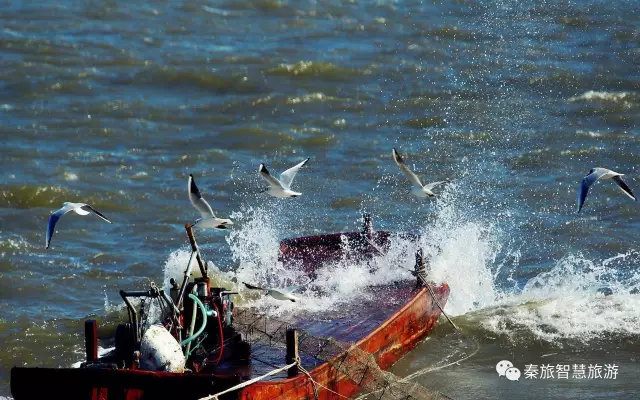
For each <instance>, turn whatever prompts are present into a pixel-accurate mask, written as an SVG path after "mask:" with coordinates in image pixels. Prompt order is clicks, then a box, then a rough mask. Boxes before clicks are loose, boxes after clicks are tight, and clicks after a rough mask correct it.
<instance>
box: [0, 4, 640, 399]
mask: <svg viewBox="0 0 640 400" xmlns="http://www.w3.org/2000/svg"><path fill="white" fill-rule="evenodd" d="M0 18H1V24H0V65H1V66H2V68H0V121H1V123H0V130H1V132H2V146H1V147H0V156H1V158H0V163H1V165H2V171H3V173H2V174H1V175H0V254H1V255H2V257H1V258H0V350H1V352H2V357H0V359H1V361H0V396H3V395H4V396H8V395H9V370H10V368H11V367H12V366H14V365H29V366H68V365H70V364H72V363H73V362H75V361H78V360H79V359H81V358H82V341H83V338H82V323H83V319H84V317H85V316H87V315H94V316H97V317H98V318H99V319H100V320H101V322H102V324H103V325H104V329H103V334H102V335H103V336H104V339H105V341H104V342H103V345H105V346H108V345H109V342H108V338H109V336H110V334H112V333H113V329H114V328H115V325H116V323H117V322H118V321H119V320H120V319H122V318H124V317H125V315H124V314H123V313H122V312H121V311H119V310H120V301H119V300H118V295H117V293H118V290H119V289H120V288H142V287H144V286H145V285H147V284H148V282H149V281H150V280H153V281H156V282H163V281H164V280H165V279H166V278H167V276H168V275H167V274H168V273H169V272H171V271H175V270H176V269H178V268H180V267H181V266H182V265H183V264H184V262H186V257H187V253H186V250H185V249H186V247H185V238H184V231H183V226H184V223H185V222H191V221H192V220H193V219H195V218H196V217H197V213H196V211H195V209H193V208H192V207H191V205H190V204H189V202H188V199H187V196H186V183H187V176H188V174H189V173H193V174H194V176H195V177H196V180H197V182H198V185H199V186H200V189H201V191H202V192H203V194H204V195H205V197H206V198H208V199H209V201H210V203H211V205H212V206H213V208H214V209H215V210H216V211H217V212H218V213H219V214H220V215H221V216H229V215H231V217H232V218H234V220H235V222H236V225H234V229H233V230H232V231H230V232H228V233H227V234H226V236H225V234H224V233H219V232H212V231H206V232H200V233H199V238H200V242H201V243H202V244H203V248H204V251H205V256H206V258H207V259H209V260H212V261H213V262H214V263H215V264H216V266H217V267H219V268H220V269H221V271H222V272H221V273H220V274H221V275H225V279H226V278H231V277H233V276H234V275H237V276H238V277H240V278H243V279H252V280H254V281H259V282H267V281H270V282H271V283H273V284H279V283H282V284H285V283H291V282H283V281H281V280H282V279H283V278H282V277H283V276H287V277H290V278H299V279H303V277H302V276H301V275H300V274H298V273H290V274H286V275H285V274H282V273H281V271H280V268H281V266H279V265H278V264H277V257H276V255H275V254H276V253H275V252H276V251H277V244H278V241H279V240H280V239H282V238H285V237H292V236H297V235H303V234H315V233H325V232H335V231H342V230H351V229H356V228H357V227H358V226H359V224H360V221H359V220H358V218H359V215H360V213H361V212H363V211H367V212H371V213H373V214H374V218H375V225H376V227H377V228H382V229H388V230H393V231H406V230H409V231H419V232H422V233H424V239H423V245H424V247H425V249H426V253H427V256H428V257H429V259H430V260H431V265H432V270H431V277H432V278H433V279H434V280H437V281H447V282H448V283H449V284H450V286H451V297H450V300H449V302H448V304H447V306H446V310H447V311H448V312H449V313H450V314H451V315H455V316H456V318H455V319H456V321H457V322H458V324H460V325H461V327H462V328H463V329H464V330H465V331H466V333H467V337H466V338H463V337H460V336H459V335H457V334H455V333H454V332H453V331H452V330H451V329H450V328H449V327H447V326H446V325H445V324H441V325H440V326H439V328H438V329H437V330H436V332H435V333H434V336H433V337H432V338H431V339H430V340H428V341H426V342H425V343H424V344H422V345H421V346H420V347H418V348H417V349H416V350H415V351H414V352H412V353H411V354H410V355H409V356H408V357H407V358H405V359H404V360H403V361H402V362H401V363H400V364H399V365H397V366H396V368H395V372H396V373H397V374H399V375H402V376H404V375H407V374H409V373H412V372H416V371H420V370H423V369H424V368H431V367H434V366H435V367H437V366H441V365H444V364H447V363H449V362H451V361H455V360H456V359H459V358H463V357H464V355H465V354H468V353H469V352H471V351H472V350H473V348H474V344H473V340H471V339H469V337H471V338H475V340H476V341H477V342H478V344H479V351H478V353H476V355H475V356H474V357H472V358H470V359H468V360H466V361H463V362H461V363H460V364H459V365H453V366H449V367H447V368H443V369H439V370H436V371H432V372H430V373H426V374H423V375H420V376H418V377H417V378H416V380H417V381H418V382H421V383H423V384H424V385H425V386H428V387H431V388H436V389H440V390H442V391H443V392H444V393H446V394H447V395H449V396H451V397H453V398H456V399H465V398H467V399H472V398H489V397H492V396H498V397H504V398H507V397H508V398H567V397H575V398H577V397H580V398H603V397H607V398H614V397H619V398H631V397H633V395H634V394H635V395H638V387H637V379H636V377H637V374H638V373H639V372H640V370H639V369H638V367H637V366H636V365H637V361H638V354H639V353H638V352H639V346H638V341H639V339H640V297H639V294H638V291H639V290H640V270H639V266H640V244H639V242H638V234H639V233H640V217H638V211H639V208H638V207H639V206H638V203H635V202H633V201H631V200H630V199H629V198H627V197H625V196H623V195H622V194H621V192H620V191H619V190H618V189H617V188H616V187H615V185H614V184H613V183H612V182H601V183H599V184H597V185H596V187H594V189H593V192H592V194H591V196H590V197H589V198H588V199H587V202H586V205H585V208H584V209H583V211H582V213H580V214H576V213H575V209H576V201H575V199H576V189H577V185H578V183H579V181H580V179H581V178H582V176H583V175H585V174H586V172H587V171H588V170H589V169H590V168H592V167H595V166H603V167H608V168H611V169H614V170H616V171H619V172H622V173H625V174H626V176H625V179H626V181H627V183H628V184H629V186H630V187H631V188H632V189H634V190H635V192H636V194H640V179H639V178H638V173H639V172H640V169H639V168H638V164H639V161H640V151H639V145H640V136H639V133H640V131H639V130H638V121H639V120H640V76H639V75H638V66H639V56H640V53H639V52H638V44H639V43H640V31H639V30H638V26H640V15H639V8H638V5H637V3H636V2H634V1H624V0H612V1H590V2H567V1H544V2H534V1H531V2H527V1H508V0H507V1H500V2H493V1H473V0H465V1H456V2H443V3H440V2H436V3H435V4H431V3H421V2H417V1H377V2H365V1H353V2H337V1H336V2H331V1H323V2H315V1H314V2H303V3H302V4H299V3H298V2H294V1H291V2H286V1H258V2H253V1H235V0H234V1H229V2H222V3H220V2H207V1H196V2H169V3H167V2H158V1H153V0H149V1H144V2H115V1H103V2H72V1H60V2H56V3H55V4H54V3H49V4H37V5H36V4H31V3H29V2H25V3H23V2H20V1H5V2H1V3H0ZM394 146H395V147H397V148H398V149H399V151H400V152H401V153H403V154H405V155H406V156H407V162H408V164H409V165H410V166H411V167H412V168H415V170H416V172H418V174H419V175H420V176H422V177H424V179H425V180H440V179H443V178H447V177H449V178H451V179H452V180H453V183H452V184H451V185H449V186H448V187H447V188H445V189H444V191H443V194H442V196H441V197H440V199H439V200H436V201H434V200H428V199H427V200H418V199H416V198H413V197H412V196H411V195H410V193H409V191H408V190H407V188H408V181H407V180H406V179H405V177H404V176H403V175H402V174H401V173H400V171H399V170H398V169H397V167H396V166H395V165H394V164H393V161H392V159H391V148H392V147H394ZM305 157H311V161H310V162H309V163H308V164H307V166H305V168H304V169H303V171H302V172H300V174H299V175H298V177H297V178H296V180H295V182H294V185H295V188H296V189H298V190H299V191H301V192H303V193H304V195H303V196H301V197H299V198H296V199H290V200H277V199H271V198H266V197H265V196H264V195H261V194H259V193H258V192H259V191H260V190H261V189H262V188H263V182H261V181H260V178H259V177H258V175H257V167H258V164H259V163H260V162H266V163H267V165H268V166H269V167H270V169H271V170H273V171H275V172H280V171H282V170H284V169H286V168H287V167H288V166H291V165H293V164H294V163H297V162H299V161H301V160H302V159H303V158H305ZM63 201H85V202H88V203H90V204H92V205H93V206H95V207H96V208H97V209H99V210H101V211H102V212H103V213H104V214H105V215H107V216H108V217H109V218H110V219H111V220H112V221H113V222H114V223H113V224H112V225H109V224H106V223H104V222H103V221H101V220H99V219H98V218H94V217H93V216H89V217H79V216H76V215H69V216H67V217H65V218H63V219H62V220H61V221H60V222H59V224H58V232H57V233H56V235H55V236H54V238H53V243H52V248H51V249H49V250H45V249H44V241H45V227H46V221H47V219H48V217H49V214H50V213H51V212H52V211H53V210H55V209H57V208H58V207H60V206H61V203H62V202H63ZM412 250H413V249H412V248H411V247H410V246H408V245H407V244H406V243H400V242H398V243H397V246H396V247H395V250H394V251H395V253H394V254H393V255H392V256H388V257H387V258H384V259H380V260H377V262H378V263H379V265H380V269H379V270H378V271H377V272H375V273H373V274H372V273H370V272H369V269H368V268H367V267H365V266H360V265H350V264H349V263H344V264H342V265H337V266H328V267H327V269H326V270H325V271H324V272H323V273H324V275H323V279H322V280H319V281H320V282H322V287H321V289H323V291H322V292H323V293H325V295H324V296H321V295H319V294H318V292H317V291H314V290H313V288H311V289H309V290H308V291H307V292H305V293H303V295H304V296H303V297H304V298H305V299H306V300H304V301H302V302H301V303H295V305H289V304H287V305H284V306H283V305H278V304H276V303H275V302H271V303H270V302H269V301H268V300H264V305H265V306H269V307H274V306H275V307H276V312H281V313H286V312H289V311H291V310H290V309H289V307H292V306H295V307H307V308H314V307H315V308H317V309H321V308H322V307H330V306H331V305H332V304H339V303H340V302H341V301H349V299H350V298H351V297H350V296H356V295H357V293H358V288H359V287H362V286H364V285H367V284H378V283H386V282H389V281H392V280H395V279H398V278H403V277H408V274H407V273H406V272H405V271H403V270H401V269H399V268H397V265H398V264H402V265H405V266H410V265H411V262H412V258H413V256H412V254H411V253H412ZM338 277H339V278H340V279H338ZM601 288H609V289H610V290H611V291H612V293H613V294H612V295H611V296H607V297H605V296H603V295H602V293H598V289H601ZM326 293H331V295H330V297H326V296H327V295H326ZM260 301H263V300H260ZM292 304H293V303H292ZM283 307H287V308H283ZM502 359H509V360H511V361H512V362H513V363H514V365H515V366H517V367H519V368H521V369H523V368H524V365H525V364H543V363H547V362H549V363H552V364H573V363H585V364H595V363H599V364H604V363H609V364H611V363H615V364H617V365H618V367H619V374H618V376H617V379H616V380H605V379H591V380H589V379H586V380H581V381H580V380H571V379H570V380H568V381H560V380H558V379H551V380H544V381H541V380H538V381H532V380H525V379H523V378H521V380H520V382H519V383H514V382H509V381H507V380H506V379H505V378H499V377H498V376H497V373H496V372H495V365H496V363H497V362H498V361H500V360H502Z"/></svg>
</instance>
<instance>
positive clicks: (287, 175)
mask: <svg viewBox="0 0 640 400" xmlns="http://www.w3.org/2000/svg"><path fill="white" fill-rule="evenodd" d="M307 161H309V159H308V158H307V159H306V160H304V161H303V162H301V163H300V164H298V165H296V166H294V167H291V168H289V169H288V170H286V171H284V172H283V173H281V174H280V179H279V180H278V179H276V178H274V177H273V176H272V175H271V174H270V173H269V171H268V170H267V167H265V165H264V164H260V168H258V172H259V173H260V176H261V177H262V179H264V180H265V181H267V182H268V183H269V188H268V189H265V190H264V191H265V192H267V193H269V194H270V195H271V196H274V197H283V198H284V197H298V196H300V195H302V193H298V192H294V191H292V190H291V182H293V178H295V176H296V174H297V173H298V171H299V170H300V168H302V167H303V166H304V165H305V164H306V163H307Z"/></svg>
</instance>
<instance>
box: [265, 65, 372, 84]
mask: <svg viewBox="0 0 640 400" xmlns="http://www.w3.org/2000/svg"><path fill="white" fill-rule="evenodd" d="M368 73H370V71H368V70H360V69H356V68H344V67H338V66H336V65H334V64H332V63H329V62H323V61H298V62H296V63H293V64H280V65H279V66H277V67H275V68H271V69H269V70H267V74H269V75H275V76H289V77H292V78H307V77H316V78H321V79H327V80H337V81H346V80H349V79H351V78H352V77H355V76H359V75H365V74H368Z"/></svg>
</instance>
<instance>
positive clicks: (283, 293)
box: [242, 282, 305, 302]
mask: <svg viewBox="0 0 640 400" xmlns="http://www.w3.org/2000/svg"><path fill="white" fill-rule="evenodd" d="M242 283H243V284H244V285H245V286H246V287H247V289H254V290H266V293H265V295H268V296H271V297H273V298H274V299H276V300H289V301H293V302H296V301H298V298H297V297H295V296H294V295H293V292H295V291H296V290H300V288H303V287H304V286H305V285H300V286H289V287H286V288H283V289H274V288H262V287H259V286H254V285H250V284H248V283H246V282H242Z"/></svg>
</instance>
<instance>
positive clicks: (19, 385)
mask: <svg viewBox="0 0 640 400" xmlns="http://www.w3.org/2000/svg"><path fill="white" fill-rule="evenodd" d="M433 289H434V292H435V295H436V297H437V298H438V301H439V302H440V304H441V305H442V306H444V304H445V302H446V300H447V298H448V296H449V286H448V285H447V284H443V285H441V286H437V287H434V288H433ZM439 315H440V309H439V308H438V307H437V305H435V304H434V303H433V300H432V299H431V296H430V295H429V294H428V292H427V291H426V289H425V288H422V289H420V290H417V291H416V292H415V295H414V296H413V297H411V298H410V300H409V301H408V302H407V303H406V304H405V305H404V306H403V307H402V308H401V309H400V310H398V311H397V312H395V313H394V314H392V315H391V316H390V317H389V318H388V319H387V320H386V321H385V322H384V323H383V324H381V325H380V326H379V327H377V329H375V330H374V331H373V332H371V333H370V334H369V335H367V336H366V337H365V338H363V339H361V340H360V341H358V342H357V343H356V344H355V346H357V347H358V348H360V349H362V350H364V351H366V352H369V353H371V354H373V356H374V358H375V360H376V362H377V363H378V365H379V366H380V368H382V369H385V370H386V369H388V368H389V367H390V366H391V365H393V364H394V363H395V362H396V361H397V360H398V359H400V358H401V357H403V356H404V355H405V354H407V353H408V352H409V351H410V350H411V349H413V348H414V347H415V346H416V345H417V344H418V343H419V342H420V341H421V340H422V339H424V338H425V337H426V336H428V334H429V332H430V331H431V329H432V328H433V326H434V325H435V323H436V321H437V319H438V317H439ZM337 357H339V356H337ZM310 374H311V376H312V377H313V380H314V381H316V382H318V383H320V384H321V385H322V386H325V387H327V388H329V389H330V390H327V389H325V388H322V387H318V395H319V398H320V399H322V400H328V399H336V400H337V399H339V398H340V396H339V395H337V394H335V393H333V392H336V393H340V395H341V396H352V395H354V394H355V393H357V392H358V391H359V390H360V386H358V385H357V384H356V383H355V382H352V381H350V380H349V379H348V378H346V377H345V376H344V375H342V374H340V373H339V372H338V371H337V370H336V369H335V368H334V367H333V366H332V364H331V363H330V362H327V363H324V364H321V365H319V366H317V367H316V368H314V369H313V370H312V371H310ZM244 379H247V378H246V377H240V376H239V375H234V374H231V375H222V374H176V373H169V372H150V371H140V370H130V369H114V370H104V369H91V368H22V367H16V368H13V369H12V371H11V388H12V395H13V397H14V399H15V400H22V399H41V398H49V397H51V396H52V395H54V397H60V396H61V397H63V398H65V399H68V400H71V399H78V400H80V399H82V400H85V399H91V400H113V399H123V400H144V399H158V398H180V399H198V398H201V397H204V396H207V395H209V394H213V393H217V392H220V391H222V390H224V389H226V388H228V387H231V386H234V385H235V384H237V383H240V382H241V381H242V380H244ZM313 396H314V394H313V386H312V384H311V381H310V380H309V379H308V377H307V376H306V375H302V374H301V375H299V376H297V377H294V378H289V379H283V380H277V381H267V382H257V383H255V384H253V385H251V386H248V387H246V388H244V389H242V390H241V391H239V392H234V393H229V394H228V395H225V396H224V397H223V398H229V399H232V398H238V399H243V400H267V399H273V398H281V399H300V400H302V399H310V398H313Z"/></svg>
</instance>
